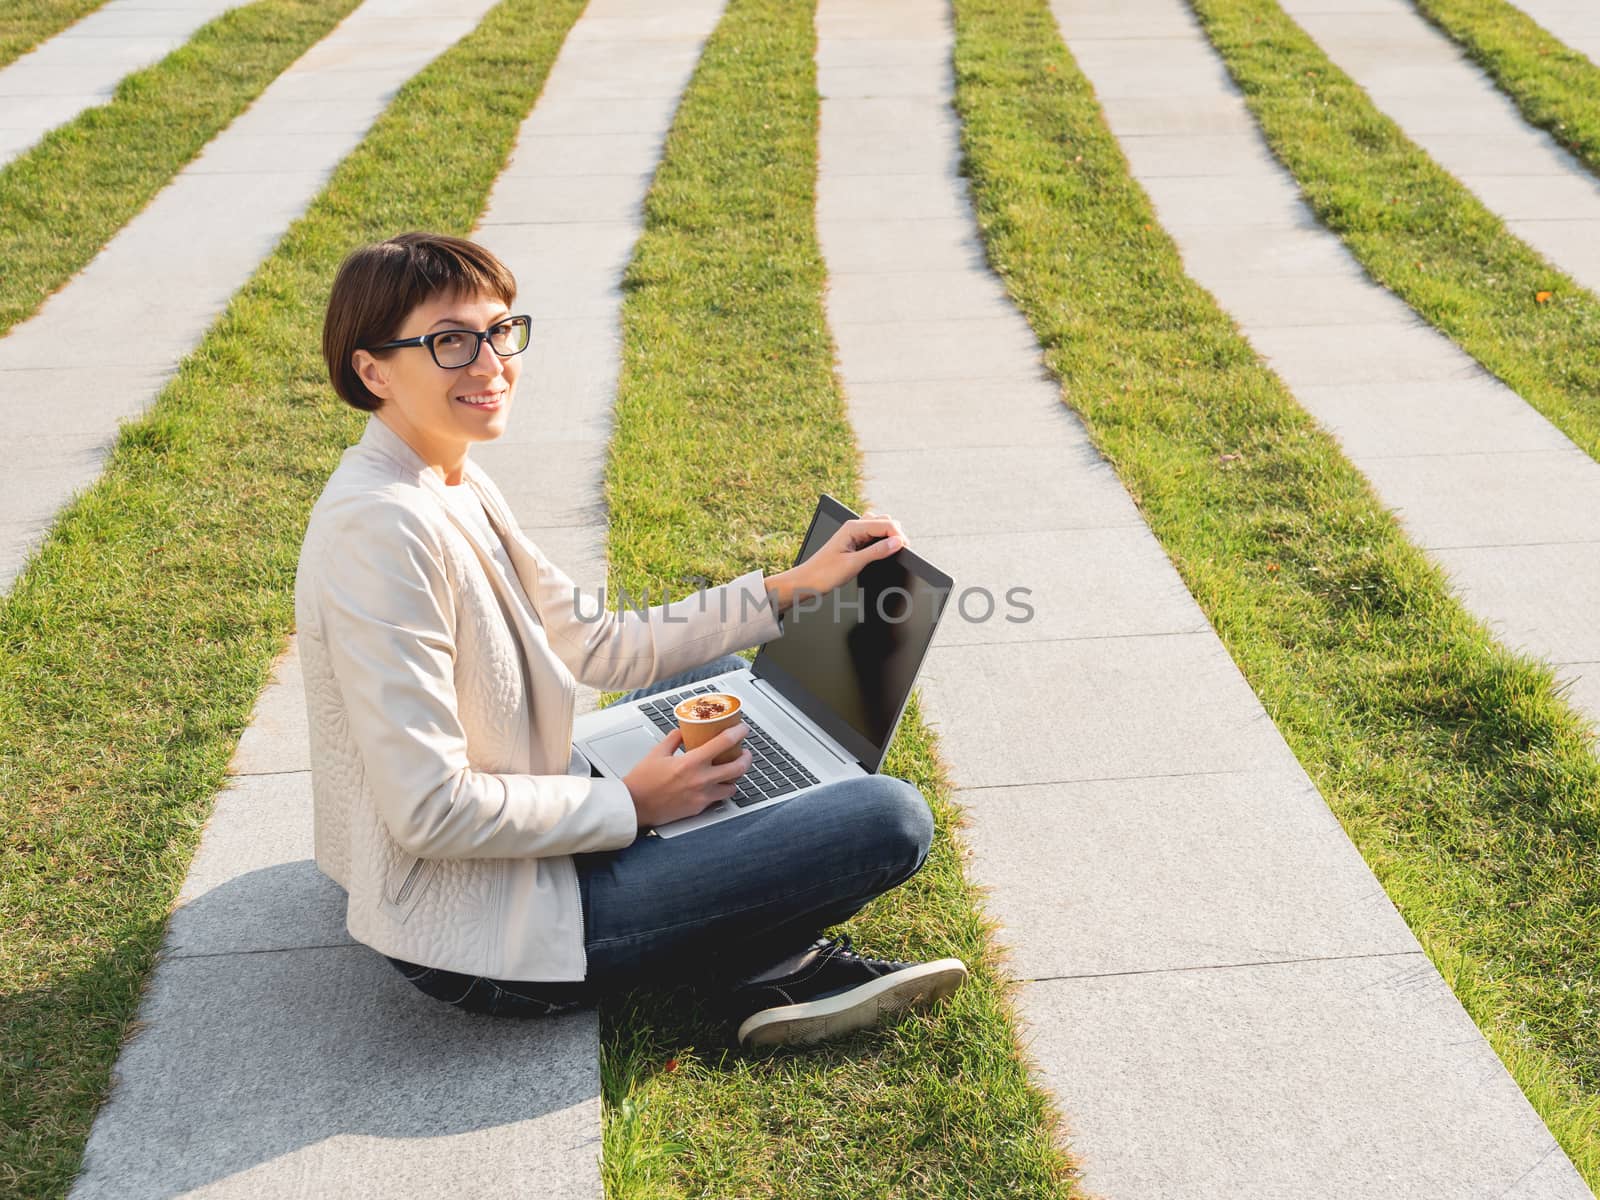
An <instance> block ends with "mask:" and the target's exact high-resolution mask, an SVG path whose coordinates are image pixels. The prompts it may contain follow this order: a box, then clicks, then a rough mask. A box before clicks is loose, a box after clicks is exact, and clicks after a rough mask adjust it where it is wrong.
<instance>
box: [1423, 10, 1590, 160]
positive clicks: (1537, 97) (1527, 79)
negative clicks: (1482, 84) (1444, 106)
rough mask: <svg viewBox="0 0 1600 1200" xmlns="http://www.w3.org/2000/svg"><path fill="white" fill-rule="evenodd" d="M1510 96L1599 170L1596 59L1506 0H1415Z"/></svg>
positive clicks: (1538, 123)
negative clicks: (1557, 36) (1568, 44)
mask: <svg viewBox="0 0 1600 1200" xmlns="http://www.w3.org/2000/svg"><path fill="white" fill-rule="evenodd" d="M1412 2H1413V3H1414V4H1416V6H1417V10H1418V11H1419V12H1421V13H1422V15H1423V16H1425V17H1427V18H1428V20H1430V21H1432V22H1433V23H1434V24H1435V25H1437V26H1438V27H1439V28H1440V29H1442V30H1444V32H1445V33H1447V34H1449V35H1450V37H1451V38H1453V39H1454V40H1455V41H1456V42H1457V43H1459V44H1460V46H1461V48H1462V49H1463V50H1465V51H1466V52H1467V54H1468V55H1469V56H1470V57H1471V58H1472V59H1473V61H1475V62H1476V63H1477V64H1478V65H1479V66H1481V67H1482V68H1483V69H1484V70H1485V71H1487V72H1488V73H1489V77H1490V78H1491V79H1493V80H1494V81H1495V83H1496V84H1497V85H1499V87H1500V90H1501V91H1503V92H1505V94H1506V95H1508V96H1510V97H1511V99H1512V101H1514V102H1515V104H1516V106H1517V107H1518V108H1519V109H1520V110H1521V111H1522V115H1523V116H1524V117H1526V118H1527V119H1528V121H1529V123H1530V124H1533V125H1536V126H1538V127H1539V128H1540V129H1543V130H1546V131H1548V132H1549V134H1550V136H1551V137H1553V138H1555V139H1556V141H1558V142H1560V143H1561V144H1562V145H1563V146H1565V147H1566V148H1567V149H1569V150H1571V151H1572V153H1573V154H1575V155H1576V156H1577V157H1578V158H1579V159H1581V160H1582V161H1583V163H1584V164H1585V165H1586V166H1587V167H1588V168H1589V169H1590V170H1591V171H1594V172H1596V173H1597V174H1600V66H1596V65H1595V64H1594V63H1592V62H1590V61H1589V59H1588V58H1587V57H1586V56H1585V55H1582V54H1580V53H1578V52H1577V51H1576V50H1573V49H1571V48H1569V47H1568V46H1567V45H1566V44H1565V43H1564V42H1561V41H1560V40H1558V39H1557V38H1555V37H1552V36H1551V35H1550V34H1549V33H1548V32H1546V31H1545V29H1544V27H1543V26H1542V25H1540V24H1538V23H1537V22H1536V21H1534V19H1533V18H1532V17H1530V16H1528V14H1527V13H1525V12H1523V11H1522V10H1521V9H1520V8H1516V7H1515V6H1513V5H1510V4H1507V3H1506V0H1412Z"/></svg>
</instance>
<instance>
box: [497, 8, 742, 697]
mask: <svg viewBox="0 0 1600 1200" xmlns="http://www.w3.org/2000/svg"><path fill="white" fill-rule="evenodd" d="M723 4H724V0H673V2H672V3H670V4H667V3H663V2H662V0H591V3H590V5H589V7H588V9H587V10H586V11H585V13H584V17H583V19H582V20H581V21H579V22H578V24H577V25H576V26H574V28H573V30H572V33H571V34H570V35H569V37H568V38H567V44H566V47H565V48H564V49H563V51H562V58H561V64H560V77H559V80H558V79H557V77H556V76H554V75H553V76H552V77H551V86H550V87H549V88H547V89H546V91H545V94H544V96H543V97H542V98H541V99H540V101H539V105H538V108H537V109H536V110H535V111H534V113H533V115H532V116H531V117H530V118H529V119H528V122H527V124H525V125H524V126H523V128H522V131H521V133H520V134H519V136H518V138H517V147H516V150H515V151H514V152H513V153H512V156H511V162H510V164H509V165H508V166H507V167H506V170H505V173H504V174H503V175H502V176H501V177H500V180H499V182H497V183H496V184H495V188H494V192H493V194H492V195H491V196H490V197H489V207H488V209H487V211H486V212H485V213H484V216H483V220H482V222H481V224H480V225H479V228H478V231H477V233H476V234H475V236H476V237H477V238H478V240H479V241H481V242H483V244H484V245H486V246H488V247H489V248H490V249H491V250H493V251H494V252H495V253H496V254H498V255H499V256H500V257H501V258H502V259H504V260H505V262H506V264H507V265H508V266H510V267H511V269H512V271H513V272H514V273H515V274H516V276H517V283H518V296H517V301H518V308H519V310H520V311H524V312H528V313H531V314H532V315H533V320H534V326H533V330H534V332H533V344H532V345H531V346H530V347H529V349H528V350H527V352H526V353H527V359H528V361H527V362H526V363H525V365H524V367H523V374H522V381H521V383H520V384H519V385H518V389H517V411H516V412H515V413H513V414H512V418H511V427H510V429H509V430H508V431H507V432H506V435H505V436H504V437H502V438H500V439H498V440H497V441H495V442H492V443H489V444H487V445H483V446H478V447H476V448H475V449H474V450H473V452H472V453H473V457H474V458H475V459H476V460H477V461H478V463H479V464H481V465H482V466H483V468H484V469H485V470H486V471H488V472H489V474H490V476H491V477H493V479H494V480H495V482H496V483H498V484H499V485H500V489H501V490H502V491H503V492H504V493H505V495H506V499H507V500H509V501H510V502H511V507H512V509H513V511H514V512H515V513H516V516H517V520H518V521H519V522H521V523H522V526H523V529H524V531H525V532H526V533H527V534H528V536H529V537H530V538H532V539H533V541H534V542H535V543H536V544H537V545H538V546H539V547H540V548H541V549H543V550H544V551H545V552H546V553H547V554H548V555H549V556H550V558H551V559H552V561H554V562H555V563H556V565H557V566H559V567H560V568H561V569H562V570H564V571H565V572H566V573H567V574H568V575H571V576H572V578H573V579H574V580H575V581H576V582H577V583H578V584H580V585H581V586H583V587H584V588H586V589H587V588H599V587H602V586H604V585H605V583H606V557H605V548H606V529H607V525H608V515H607V513H606V508H605V500H604V491H603V486H604V480H605V464H606V455H607V450H608V447H609V444H610V441H611V428H612V420H611V408H612V402H613V400H614V399H615V397H616V393H617V378H618V373H619V371H620V369H621V350H622V342H621V319H622V290H621V285H622V275H623V271H624V270H625V269H626V268H627V265H628V261H629V259H630V258H631V257H632V255H633V246H634V243H635V242H636V241H637V240H638V238H639V233H640V231H641V230H642V229H643V225H644V208H643V205H644V195H645V192H646V191H647V190H648V189H649V187H650V181H651V180H652V179H653V178H654V176H655V169H656V163H657V162H658V161H659V160H660V158H661V152H662V148H663V147H664V145H665V143H666V136H667V130H668V128H669V127H670V126H671V124H672V118H673V115H674V113H676V111H677V107H678V98H679V96H681V95H682V94H683V90H684V88H685V87H686V86H687V85H688V82H689V78H690V76H691V75H693V73H694V68H695V65H696V64H697V63H698V62H699V60H700V51H701V48H702V47H703V46H704V44H705V39H706V37H707V36H708V35H709V34H710V32H711V30H712V29H713V28H714V27H715V26H716V23H717V20H718V18H719V17H720V16H721V13H722V9H723ZM597 700H598V693H596V692H595V691H594V690H593V689H591V688H588V687H584V686H581V685H580V687H579V703H578V711H579V712H580V713H581V712H587V711H589V710H590V709H592V708H593V706H594V705H595V703H596V702H597Z"/></svg>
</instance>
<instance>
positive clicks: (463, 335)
mask: <svg viewBox="0 0 1600 1200" xmlns="http://www.w3.org/2000/svg"><path fill="white" fill-rule="evenodd" d="M529 324H530V322H529V321H528V320H526V319H525V318H516V319H513V320H510V321H502V322H501V323H500V324H498V325H496V326H495V327H494V328H493V329H491V330H489V334H488V341H489V346H490V348H491V349H493V350H494V352H495V353H496V354H498V355H500V356H501V357H502V358H505V357H507V356H509V355H512V354H520V353H522V351H524V350H526V349H527V348H528V333H529V329H528V326H529ZM482 344H483V343H482V341H481V340H480V339H479V337H478V335H477V334H475V333H468V332H467V331H466V330H456V329H446V330H444V331H443V332H441V333H439V334H436V335H435V336H434V339H433V357H434V361H435V362H437V363H438V364H439V365H440V366H441V367H445V368H454V367H464V366H466V365H467V364H468V363H470V362H471V361H472V360H473V359H475V358H477V357H478V347H479V346H480V345H482Z"/></svg>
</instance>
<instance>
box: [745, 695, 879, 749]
mask: <svg viewBox="0 0 1600 1200" xmlns="http://www.w3.org/2000/svg"><path fill="white" fill-rule="evenodd" d="M751 682H752V683H754V684H755V686H756V687H758V688H760V689H761V691H762V693H763V694H764V695H766V697H767V698H768V699H769V700H771V701H772V702H773V703H774V704H776V705H777V706H778V707H779V708H781V709H783V711H784V712H786V713H787V714H789V717H790V719H791V720H793V721H794V723H795V724H796V725H798V726H799V727H800V729H801V730H802V731H804V732H805V734H806V735H807V736H808V737H810V738H811V740H812V741H813V742H815V743H816V744H817V745H819V746H821V747H822V748H823V749H824V750H826V751H827V752H828V753H829V754H831V755H833V757H834V758H836V759H838V760H839V761H840V762H842V763H843V764H844V765H845V766H847V767H858V766H860V765H861V764H860V763H858V762H857V761H856V760H855V759H854V758H852V757H851V756H850V755H848V754H844V753H841V752H840V751H839V750H838V749H836V748H835V747H834V745H833V739H832V738H829V739H827V740H826V741H824V740H823V739H822V738H820V737H818V736H817V735H816V733H815V732H813V730H812V728H811V718H810V717H807V716H805V714H803V713H801V712H800V711H799V710H798V709H796V708H795V706H794V705H792V704H790V703H789V701H788V699H787V698H786V697H785V696H784V694H783V693H782V692H780V691H779V690H778V689H777V688H775V687H773V686H772V685H771V684H770V683H768V682H767V681H766V680H765V679H760V678H756V677H754V676H752V677H751Z"/></svg>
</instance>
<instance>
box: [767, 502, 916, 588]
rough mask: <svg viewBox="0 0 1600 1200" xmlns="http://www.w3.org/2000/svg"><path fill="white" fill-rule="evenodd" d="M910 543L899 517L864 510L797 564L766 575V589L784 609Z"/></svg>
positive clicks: (836, 585)
mask: <svg viewBox="0 0 1600 1200" xmlns="http://www.w3.org/2000/svg"><path fill="white" fill-rule="evenodd" d="M910 544H911V539H910V538H908V537H906V531H905V530H903V529H901V528H900V522H899V521H896V520H895V519H894V518H893V517H891V516H888V515H886V514H882V513H867V514H866V515H865V516H860V517H856V518H854V519H852V520H849V521H846V522H845V523H844V524H843V525H841V526H839V528H838V529H836V530H835V531H834V534H833V536H832V537H831V538H829V539H828V540H827V541H826V542H824V543H823V545H822V548H821V549H819V550H818V551H817V552H816V553H815V554H813V555H812V556H811V557H810V558H808V559H806V560H805V562H803V563H801V564H800V565H799V566H796V567H790V568H789V569H788V570H787V571H783V572H781V573H780V574H777V575H773V576H771V577H769V578H768V579H767V580H766V586H767V590H768V591H769V592H770V593H772V602H773V605H774V606H775V607H776V608H777V610H778V611H779V612H780V613H781V612H786V611H788V609H789V608H790V606H791V605H793V604H794V602H795V601H796V600H797V599H800V598H802V597H805V596H824V595H826V594H827V593H829V592H831V591H833V589H834V588H836V587H838V586H839V585H840V584H842V583H848V582H849V581H850V580H852V579H854V578H855V577H856V576H857V575H859V574H861V569H862V568H863V567H865V566H866V565H867V564H868V563H871V562H876V561H877V560H878V559H880V558H888V557H889V555H891V554H894V553H896V552H898V551H899V550H901V549H903V548H904V547H906V546H909V545H910Z"/></svg>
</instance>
